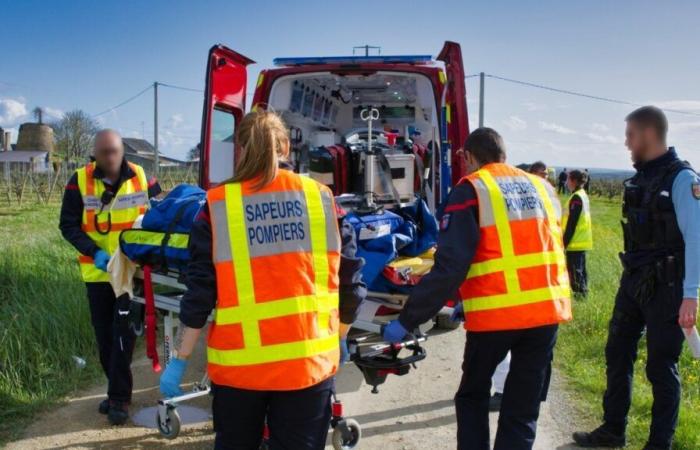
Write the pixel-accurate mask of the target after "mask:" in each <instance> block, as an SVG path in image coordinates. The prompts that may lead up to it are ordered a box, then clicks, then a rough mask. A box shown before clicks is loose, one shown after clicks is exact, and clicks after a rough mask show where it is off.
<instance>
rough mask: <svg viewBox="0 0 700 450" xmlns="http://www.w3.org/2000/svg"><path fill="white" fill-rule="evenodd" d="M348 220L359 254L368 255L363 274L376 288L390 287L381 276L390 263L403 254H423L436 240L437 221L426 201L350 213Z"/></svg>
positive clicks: (373, 287)
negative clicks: (363, 212) (373, 211)
mask: <svg viewBox="0 0 700 450" xmlns="http://www.w3.org/2000/svg"><path fill="white" fill-rule="evenodd" d="M345 220H346V221H347V222H349V223H350V224H351V225H352V226H353V228H354V229H355V233H356V237H357V256H361V257H362V258H364V259H365V266H364V268H363V270H362V278H363V280H364V282H365V283H366V284H367V286H369V288H370V289H371V290H374V291H379V292H387V291H389V290H391V289H390V287H391V286H387V282H386V280H384V279H383V278H382V276H381V273H382V271H383V270H384V268H385V267H386V265H387V264H389V263H390V262H392V261H393V260H395V259H396V258H397V257H398V256H400V255H401V256H418V255H420V254H423V253H425V252H426V251H427V250H429V249H430V248H432V247H434V246H435V244H436V243H437V235H438V225H437V221H436V220H435V216H434V215H433V214H432V213H431V212H430V210H429V209H428V206H427V205H426V204H425V202H423V201H418V202H416V203H415V205H413V206H408V207H404V208H401V209H400V210H398V211H397V212H391V211H381V212H378V213H375V214H369V215H359V214H356V213H351V214H348V215H347V216H346V217H345Z"/></svg>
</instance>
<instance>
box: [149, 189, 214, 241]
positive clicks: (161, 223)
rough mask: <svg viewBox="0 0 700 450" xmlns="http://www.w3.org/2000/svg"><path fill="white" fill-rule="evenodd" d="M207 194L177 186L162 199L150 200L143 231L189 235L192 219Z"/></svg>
mask: <svg viewBox="0 0 700 450" xmlns="http://www.w3.org/2000/svg"><path fill="white" fill-rule="evenodd" d="M206 197H207V193H206V192H205V191H204V190H203V189H202V188H200V187H198V186H192V185H190V184H179V185H177V186H175V188H174V189H173V190H172V191H170V192H169V193H168V195H166V196H165V197H164V198H162V199H155V198H154V199H151V209H149V210H148V211H146V214H145V215H144V216H143V222H141V227H142V228H143V229H144V230H151V231H162V232H166V233H189V232H190V230H191V229H192V224H193V223H194V219H195V218H196V217H197V214H199V211H200V210H201V209H202V206H204V203H205V202H206Z"/></svg>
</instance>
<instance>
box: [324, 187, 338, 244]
mask: <svg viewBox="0 0 700 450" xmlns="http://www.w3.org/2000/svg"><path fill="white" fill-rule="evenodd" d="M321 202H323V209H324V211H326V248H327V249H328V251H329V252H331V251H338V252H339V251H340V234H339V232H338V223H337V219H336V218H335V217H336V214H335V206H334V205H333V199H332V197H331V193H330V192H328V191H321Z"/></svg>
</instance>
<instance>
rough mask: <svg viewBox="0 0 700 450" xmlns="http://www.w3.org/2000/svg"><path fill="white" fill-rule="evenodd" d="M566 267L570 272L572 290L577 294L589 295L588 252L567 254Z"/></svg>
mask: <svg viewBox="0 0 700 450" xmlns="http://www.w3.org/2000/svg"><path fill="white" fill-rule="evenodd" d="M566 267H567V268H568V270H569V282H570V283H571V290H572V291H574V292H575V293H577V294H583V295H584V296H585V295H588V271H587V270H586V252H566Z"/></svg>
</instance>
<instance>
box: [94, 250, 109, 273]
mask: <svg viewBox="0 0 700 450" xmlns="http://www.w3.org/2000/svg"><path fill="white" fill-rule="evenodd" d="M109 258H110V257H109V253H107V252H106V251H104V250H97V252H96V253H95V258H94V259H95V267H97V268H98V269H100V270H101V271H103V272H107V263H109Z"/></svg>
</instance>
